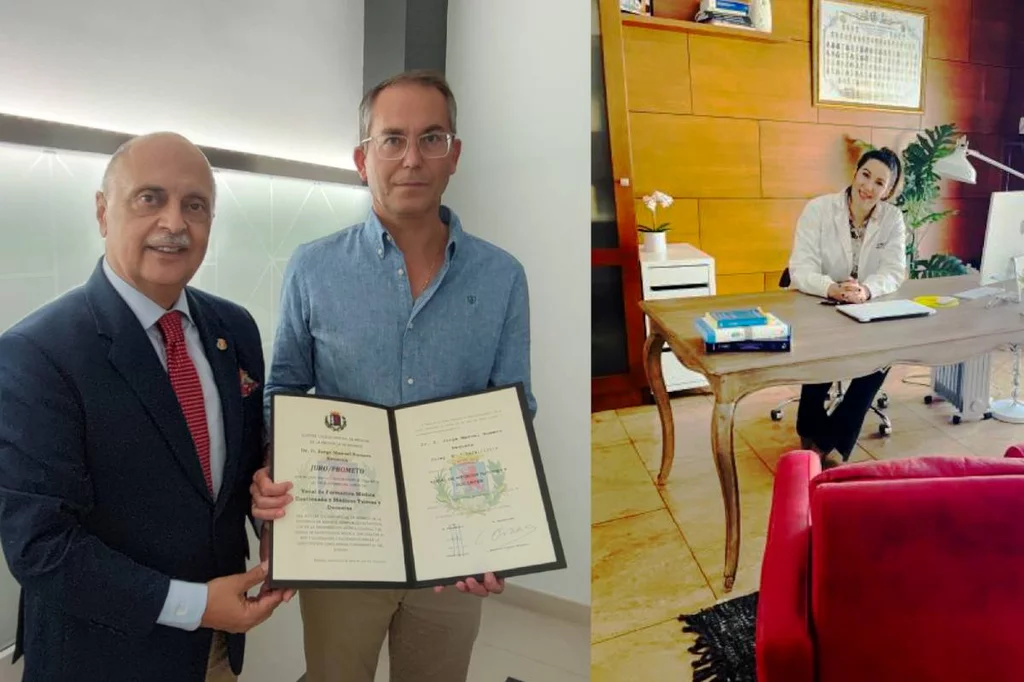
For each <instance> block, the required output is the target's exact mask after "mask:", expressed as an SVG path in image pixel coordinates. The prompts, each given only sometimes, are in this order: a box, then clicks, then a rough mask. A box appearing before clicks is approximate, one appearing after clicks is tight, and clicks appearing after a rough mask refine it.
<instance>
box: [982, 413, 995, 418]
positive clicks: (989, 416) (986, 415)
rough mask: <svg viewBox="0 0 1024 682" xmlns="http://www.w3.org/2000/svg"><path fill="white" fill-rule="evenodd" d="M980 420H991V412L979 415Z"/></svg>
mask: <svg viewBox="0 0 1024 682" xmlns="http://www.w3.org/2000/svg"><path fill="white" fill-rule="evenodd" d="M981 418H982V419H991V418H992V413H991V412H986V413H985V414H983V415H981Z"/></svg>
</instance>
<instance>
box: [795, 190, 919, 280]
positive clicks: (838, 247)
mask: <svg viewBox="0 0 1024 682" xmlns="http://www.w3.org/2000/svg"><path fill="white" fill-rule="evenodd" d="M906 244H907V233H906V227H905V226H904V223H903V213H902V212H901V211H900V210H899V209H898V208H896V207H895V206H893V205H892V204H889V203H887V202H884V201H880V202H878V204H877V205H876V206H875V210H874V211H873V212H872V214H871V218H869V219H868V224H867V229H866V230H865V232H864V239H863V240H862V245H861V251H860V256H859V259H858V263H857V271H858V277H857V281H858V282H860V284H861V285H862V286H864V287H866V288H867V290H868V292H869V294H870V296H871V298H875V297H877V296H884V295H885V294H891V293H893V292H894V291H896V290H897V289H899V288H900V285H901V284H903V282H904V280H906V278H907V256H906ZM852 268H853V251H852V239H851V238H850V217H849V209H848V208H847V204H846V192H845V190H844V191H842V192H839V193H837V194H826V195H824V196H820V197H815V198H814V199H811V200H810V201H809V202H807V206H805V207H804V210H803V212H802V213H801V214H800V218H799V220H797V223H796V235H795V236H794V238H793V251H792V252H791V253H790V255H789V278H790V281H791V284H790V286H791V287H794V288H796V289H799V290H800V291H802V292H804V293H805V294H811V295H812V296H820V297H822V298H826V297H827V296H828V288H829V286H830V285H831V284H833V283H842V282H843V281H845V280H846V279H847V278H849V276H850V272H851V270H852Z"/></svg>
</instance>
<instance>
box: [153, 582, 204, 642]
mask: <svg viewBox="0 0 1024 682" xmlns="http://www.w3.org/2000/svg"><path fill="white" fill-rule="evenodd" d="M208 592H209V588H208V587H207V586H206V585H205V584H204V583H187V582H184V581H181V580H171V588H170V589H169V590H168V591H167V599H166V600H165V601H164V608H163V610H162V611H160V616H159V617H158V618H157V619H156V622H157V623H158V624H160V625H166V626H168V627H172V628H178V629H180V630H189V631H193V630H197V629H198V628H199V624H200V623H201V622H202V620H203V613H205V612H206V598H207V595H208Z"/></svg>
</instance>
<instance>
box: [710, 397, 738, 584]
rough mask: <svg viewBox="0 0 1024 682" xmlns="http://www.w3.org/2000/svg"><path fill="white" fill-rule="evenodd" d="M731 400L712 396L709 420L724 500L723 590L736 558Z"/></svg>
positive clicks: (733, 407)
mask: <svg viewBox="0 0 1024 682" xmlns="http://www.w3.org/2000/svg"><path fill="white" fill-rule="evenodd" d="M735 414H736V403H735V402H729V403H726V402H722V401H721V400H720V399H719V397H718V395H717V394H716V395H715V411H714V416H713V417H712V420H711V447H712V449H714V454H715V467H716V468H717V469H718V481H719V483H721V485H722V500H723V501H724V502H725V589H726V591H729V590H731V589H732V585H733V582H735V580H736V568H737V566H738V565H739V561H740V489H739V481H738V480H737V478H736V453H735V452H734V451H733V444H732V439H733V432H732V430H733V417H734V416H735Z"/></svg>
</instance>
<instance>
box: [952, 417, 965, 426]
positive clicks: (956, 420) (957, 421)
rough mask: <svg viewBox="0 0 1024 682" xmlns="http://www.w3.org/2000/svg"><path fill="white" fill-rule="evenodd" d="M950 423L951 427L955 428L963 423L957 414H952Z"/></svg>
mask: <svg viewBox="0 0 1024 682" xmlns="http://www.w3.org/2000/svg"><path fill="white" fill-rule="evenodd" d="M950 421H952V422H953V425H954V426H956V425H957V424H959V423H960V422H962V421H963V418H962V417H961V416H960V415H958V414H954V415H953V418H952V419H951V420H950Z"/></svg>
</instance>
